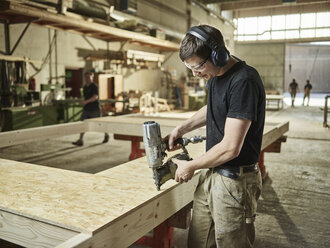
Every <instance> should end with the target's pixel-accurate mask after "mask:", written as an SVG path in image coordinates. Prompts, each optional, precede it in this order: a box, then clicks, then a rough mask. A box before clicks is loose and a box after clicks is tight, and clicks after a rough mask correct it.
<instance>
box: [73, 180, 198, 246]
mask: <svg viewBox="0 0 330 248" xmlns="http://www.w3.org/2000/svg"><path fill="white" fill-rule="evenodd" d="M198 178H199V174H198V175H195V176H194V177H193V178H192V180H190V181H189V182H188V183H185V184H181V185H176V186H174V187H173V188H171V189H170V190H166V191H165V192H163V193H162V194H161V197H159V198H157V199H155V200H152V201H149V202H146V203H145V204H143V205H141V206H139V207H137V208H136V209H134V211H132V212H130V213H127V215H125V216H123V218H121V219H118V220H116V221H114V222H113V223H111V225H108V226H107V227H105V228H104V229H103V230H100V231H99V232H97V233H96V234H95V235H94V236H93V237H92V238H91V239H90V240H88V241H87V242H85V243H83V244H82V245H81V246H79V247H81V248H88V247H93V248H94V247H105V246H108V247H114V248H115V247H128V246H129V245H131V244H133V243H134V242H135V241H136V240H138V239H139V238H140V237H142V236H143V235H145V234H146V233H148V232H149V231H151V230H152V229H153V228H155V227H156V226H158V225H159V224H160V223H162V222H164V221H165V220H166V219H168V218H169V217H170V216H171V215H173V214H174V213H176V212H177V211H179V210H180V209H181V208H182V207H183V206H185V205H187V204H188V203H189V202H190V201H191V200H192V199H193V194H194V190H195V188H196V186H197V184H198Z"/></svg>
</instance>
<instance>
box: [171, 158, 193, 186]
mask: <svg viewBox="0 0 330 248" xmlns="http://www.w3.org/2000/svg"><path fill="white" fill-rule="evenodd" d="M172 161H173V162H174V163H175V164H177V165H178V168H177V170H176V173H175V181H177V182H180V183H183V182H188V181H189V180H190V179H191V178H192V177H193V175H194V172H195V170H193V169H191V168H190V166H189V161H186V160H179V159H176V158H172Z"/></svg>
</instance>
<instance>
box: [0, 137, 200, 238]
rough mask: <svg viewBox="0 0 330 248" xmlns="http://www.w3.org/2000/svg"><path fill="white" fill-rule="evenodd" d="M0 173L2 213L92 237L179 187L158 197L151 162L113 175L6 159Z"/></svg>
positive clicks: (127, 166) (169, 185)
mask: <svg viewBox="0 0 330 248" xmlns="http://www.w3.org/2000/svg"><path fill="white" fill-rule="evenodd" d="M195 146H196V147H195V149H193V150H194V151H193V150H191V154H192V156H196V155H198V153H201V152H202V151H203V150H204V147H203V146H204V145H203V144H198V145H195ZM197 146H202V147H200V149H197ZM0 170H1V174H0V206H1V207H0V208H1V209H3V210H6V211H8V212H11V213H15V214H18V215H23V216H26V217H31V218H33V219H36V220H40V221H44V222H46V223H50V224H54V225H58V226H61V227H64V228H68V229H71V230H75V231H84V232H90V233H93V232H94V231H96V230H98V229H100V228H102V227H104V226H105V225H110V224H111V223H112V222H113V221H114V220H116V219H117V218H119V217H122V216H124V215H126V214H128V213H129V212H131V211H134V210H135V209H136V208H137V207H139V206H141V205H143V204H146V203H147V202H150V201H153V200H154V199H156V198H157V197H160V198H161V196H162V194H163V193H164V191H166V190H168V189H170V188H172V187H173V186H175V185H176V183H175V181H173V180H171V181H169V182H167V183H166V184H165V185H163V186H162V191H157V190H156V187H155V184H154V180H153V178H152V172H151V169H150V168H149V167H148V165H147V162H146V160H145V158H141V159H137V160H134V161H131V162H129V163H126V164H123V165H120V166H118V167H115V168H114V170H113V171H111V172H110V173H109V174H107V175H102V174H98V175H91V174H86V173H81V172H74V171H67V170H61V169H56V168H49V167H44V166H38V165H32V164H27V163H21V162H16V161H10V160H4V159H0ZM191 199H192V196H191ZM182 207H183V206H182ZM172 214H174V213H172Z"/></svg>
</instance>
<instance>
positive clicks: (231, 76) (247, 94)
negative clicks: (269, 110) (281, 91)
mask: <svg viewBox="0 0 330 248" xmlns="http://www.w3.org/2000/svg"><path fill="white" fill-rule="evenodd" d="M207 89H208V103H207V125H206V130H207V139H206V150H209V149H211V148H212V147H213V146H214V145H216V144H218V143H219V142H220V141H221V140H222V139H223V137H224V127H225V122H226V118H227V117H229V118H237V119H248V120H251V121H252V122H251V126H250V128H249V130H248V132H247V134H246V137H245V140H244V143H243V147H242V149H241V152H240V154H239V156H238V157H237V158H235V159H233V160H231V161H228V162H227V163H225V164H223V165H222V166H240V165H250V164H253V163H256V162H258V160H259V155H260V149H261V142H262V136H263V129H264V123H265V90H264V86H263V83H262V80H261V78H260V76H259V73H258V72H257V71H256V70H255V69H254V68H252V67H250V66H248V65H246V63H245V62H243V61H239V62H238V63H236V64H234V66H233V67H232V68H230V69H229V70H228V71H227V72H226V73H225V74H224V75H221V76H217V77H214V78H212V79H210V80H209V81H208V82H207Z"/></svg>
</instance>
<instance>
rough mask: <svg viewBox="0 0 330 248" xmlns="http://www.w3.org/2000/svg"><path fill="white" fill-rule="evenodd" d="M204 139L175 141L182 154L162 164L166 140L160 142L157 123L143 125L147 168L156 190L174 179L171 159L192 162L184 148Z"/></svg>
mask: <svg viewBox="0 0 330 248" xmlns="http://www.w3.org/2000/svg"><path fill="white" fill-rule="evenodd" d="M205 139H206V137H205V136H195V137H191V138H190V139H188V138H179V139H177V140H175V141H174V145H177V144H180V145H181V146H182V152H181V153H178V154H176V155H174V156H172V157H170V158H169V159H168V160H167V161H166V163H164V164H163V160H164V158H165V157H166V156H167V154H166V152H165V151H166V150H167V149H168V140H167V141H163V140H162V137H161V132H160V126H159V124H158V123H157V122H154V121H148V122H145V123H144V124H143V143H144V147H145V151H146V156H147V161H148V164H149V167H150V168H152V172H153V178H154V180H155V184H156V187H157V190H160V186H161V185H162V184H164V183H165V182H166V181H168V180H170V179H174V178H175V172H176V169H177V167H178V166H177V165H176V164H175V163H173V161H172V158H177V159H180V160H187V161H188V160H192V158H190V156H189V154H188V151H187V149H186V148H185V146H186V145H188V144H189V143H193V144H195V143H199V142H202V141H203V140H205Z"/></svg>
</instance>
